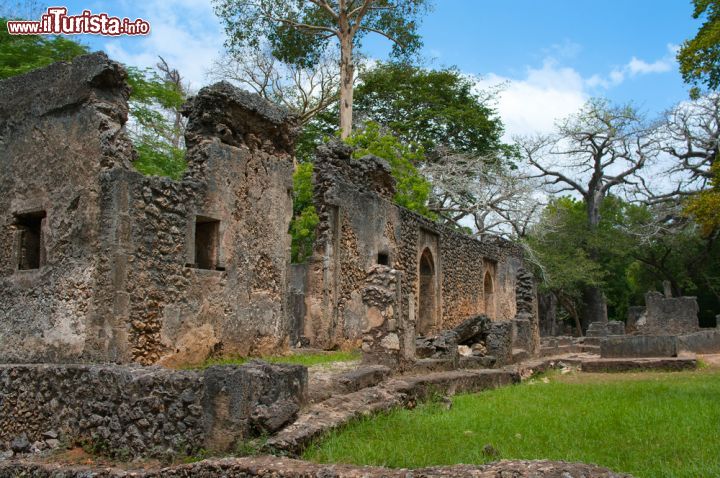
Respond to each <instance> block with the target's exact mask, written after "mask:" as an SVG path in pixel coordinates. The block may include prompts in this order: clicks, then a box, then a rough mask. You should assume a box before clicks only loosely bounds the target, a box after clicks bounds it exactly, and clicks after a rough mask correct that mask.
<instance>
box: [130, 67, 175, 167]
mask: <svg viewBox="0 0 720 478" xmlns="http://www.w3.org/2000/svg"><path fill="white" fill-rule="evenodd" d="M163 64H164V65H165V66H166V67H167V64H166V63H164V62H163V63H161V64H160V65H163ZM127 71H128V82H129V83H130V86H131V87H132V93H131V96H130V116H131V120H130V128H129V131H130V136H131V138H132V140H133V143H134V144H135V149H136V150H137V153H138V157H137V159H136V160H135V162H134V163H133V164H134V166H135V168H136V169H137V170H138V171H140V172H141V173H143V174H147V175H151V176H168V177H170V178H173V179H179V178H180V177H182V175H183V173H184V172H185V169H186V167H187V163H186V161H185V145H184V140H183V135H184V132H185V121H184V120H183V119H182V117H181V115H180V108H181V107H182V105H183V103H184V102H185V99H186V93H185V91H184V88H183V87H182V83H181V81H180V79H179V74H177V72H176V71H175V70H171V69H169V68H167V69H166V71H168V72H169V73H166V77H165V78H163V77H161V76H160V74H159V73H158V72H157V71H156V70H154V69H151V68H145V69H139V68H136V67H128V68H127ZM161 71H162V70H161ZM173 72H175V73H176V80H177V81H174V80H173V79H171V78H172V77H173V76H174V75H173Z"/></svg>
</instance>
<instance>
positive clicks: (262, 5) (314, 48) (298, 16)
mask: <svg viewBox="0 0 720 478" xmlns="http://www.w3.org/2000/svg"><path fill="white" fill-rule="evenodd" d="M427 7H428V0H294V1H287V0H215V11H216V13H217V14H218V16H219V17H220V18H221V19H222V20H223V21H224V23H225V31H226V33H227V41H226V44H227V46H228V47H229V48H230V50H231V51H233V50H241V49H243V48H247V47H251V48H255V49H257V48H259V47H260V45H261V42H263V41H265V40H267V41H269V43H270V46H271V48H272V52H273V55H275V56H276V57H277V58H278V59H280V60H282V61H286V62H291V63H295V64H299V65H303V66H309V65H312V64H313V63H316V62H317V60H318V59H319V58H320V56H321V55H322V54H323V53H324V52H325V51H326V50H327V48H328V45H329V43H330V41H331V40H334V41H336V42H337V44H338V46H339V52H340V106H339V112H340V131H341V137H342V138H343V139H344V138H347V137H348V136H349V135H350V133H351V130H352V108H353V81H354V79H355V64H354V56H353V55H354V51H355V49H356V48H357V47H358V46H359V42H360V40H361V39H362V38H363V37H364V36H365V35H367V34H368V33H376V34H379V35H382V36H384V37H385V38H387V39H389V40H390V41H391V42H392V45H393V47H392V53H393V55H394V56H396V57H407V56H408V55H411V54H413V53H415V52H417V51H418V50H419V48H420V46H421V41H420V36H419V35H418V33H417V25H418V24H417V20H418V18H419V17H420V16H421V14H422V13H424V11H425V10H426V9H427Z"/></svg>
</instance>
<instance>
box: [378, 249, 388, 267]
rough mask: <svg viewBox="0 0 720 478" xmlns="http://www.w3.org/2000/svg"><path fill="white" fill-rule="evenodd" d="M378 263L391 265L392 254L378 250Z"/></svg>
mask: <svg viewBox="0 0 720 478" xmlns="http://www.w3.org/2000/svg"><path fill="white" fill-rule="evenodd" d="M377 263H378V264H380V265H381V266H389V265H390V255H389V254H388V253H387V252H378V256H377Z"/></svg>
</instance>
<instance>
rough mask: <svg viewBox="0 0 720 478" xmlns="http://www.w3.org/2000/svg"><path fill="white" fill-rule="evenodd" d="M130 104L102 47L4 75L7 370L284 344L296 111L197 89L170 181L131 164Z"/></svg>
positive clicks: (238, 94)
mask: <svg viewBox="0 0 720 478" xmlns="http://www.w3.org/2000/svg"><path fill="white" fill-rule="evenodd" d="M128 94H129V87H128V85H127V82H126V74H125V72H124V70H123V69H122V67H121V66H120V65H119V64H117V63H115V62H112V61H110V60H109V59H108V58H107V57H106V56H105V55H104V54H102V53H96V54H92V55H86V56H81V57H78V58H76V59H75V60H73V62H72V63H57V64H54V65H51V66H49V67H47V68H44V69H40V70H36V71H34V72H31V73H28V74H25V75H20V76H17V77H14V78H10V79H7V80H4V81H0V159H1V160H0V211H1V212H2V213H1V214H0V363H13V362H15V363H47V362H70V363H72V362H122V363H126V362H139V363H142V364H152V363H158V362H159V361H163V363H166V364H170V365H178V364H181V363H187V362H201V361H202V360H204V359H205V358H207V356H208V355H209V354H211V353H212V354H214V355H223V354H232V355H248V354H263V353H268V352H274V351H278V350H281V349H284V348H285V347H286V346H287V342H288V335H289V329H290V319H289V317H290V314H289V311H288V308H287V301H286V297H287V282H288V280H287V271H288V264H289V260H290V257H289V250H290V249H289V245H290V236H289V235H288V234H287V231H288V225H289V221H290V217H291V213H292V204H291V202H292V200H291V197H290V194H288V191H289V190H290V189H291V188H292V172H293V157H292V156H293V146H292V141H293V137H294V124H295V123H294V119H293V117H292V116H290V115H289V114H288V113H287V112H285V111H284V110H282V109H280V108H278V107H276V106H274V105H271V104H269V103H267V102H266V101H264V100H262V99H261V98H260V97H258V96H254V95H251V94H249V93H246V92H243V91H240V90H238V89H236V88H234V87H232V86H231V85H229V84H227V83H221V84H218V85H213V86H210V87H206V88H203V89H202V90H200V91H199V92H198V94H197V95H196V96H195V97H194V98H193V99H192V100H191V101H190V102H189V103H188V104H187V105H186V107H185V113H186V114H187V115H188V117H189V124H188V128H187V138H186V144H187V147H188V149H187V154H186V159H187V160H188V170H187V172H186V174H185V175H184V177H183V178H182V180H179V181H173V180H170V179H168V178H160V177H146V176H143V175H141V174H139V173H138V172H136V171H134V170H133V168H132V166H131V162H132V161H133V160H134V158H135V156H136V155H135V152H134V150H133V148H132V145H131V142H130V140H129V138H128V137H127V136H126V134H125V129H124V125H125V122H126V120H127V111H128V106H127V99H128ZM203 224H205V226H203ZM208 224H210V226H208ZM38 237H39V239H38ZM23 238H26V239H23ZM27 238H30V239H33V238H34V239H33V241H32V244H30V243H26V242H27V240H28V239H27ZM268 238H271V239H272V240H268ZM36 245H39V247H37V249H36ZM27 251H31V252H33V254H32V257H33V258H35V259H37V260H33V261H30V260H29V259H30V256H28V257H25V256H26V255H28V252H27ZM198 251H200V252H198ZM204 255H206V256H207V258H206V259H207V260H206V261H205V260H203V261H201V260H200V259H203V257H204ZM25 262H27V264H25ZM31 262H32V264H31ZM35 262H37V264H35ZM200 262H203V263H202V264H201V263H200ZM204 262H207V264H205V263H204ZM26 265H28V266H30V265H32V266H33V267H34V266H35V265H37V266H38V267H34V268H32V267H31V268H27V269H22V267H25V266H26Z"/></svg>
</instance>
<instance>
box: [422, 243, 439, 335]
mask: <svg viewBox="0 0 720 478" xmlns="http://www.w3.org/2000/svg"><path fill="white" fill-rule="evenodd" d="M418 272H419V275H420V291H419V296H418V322H417V333H418V334H419V335H425V334H427V333H428V332H429V331H430V329H432V328H433V326H434V325H435V319H436V313H437V303H436V299H437V291H436V287H437V285H436V282H437V281H436V280H435V261H434V260H433V255H432V252H430V249H429V248H425V250H424V251H423V253H422V255H421V256H420V264H419V271H418Z"/></svg>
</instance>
